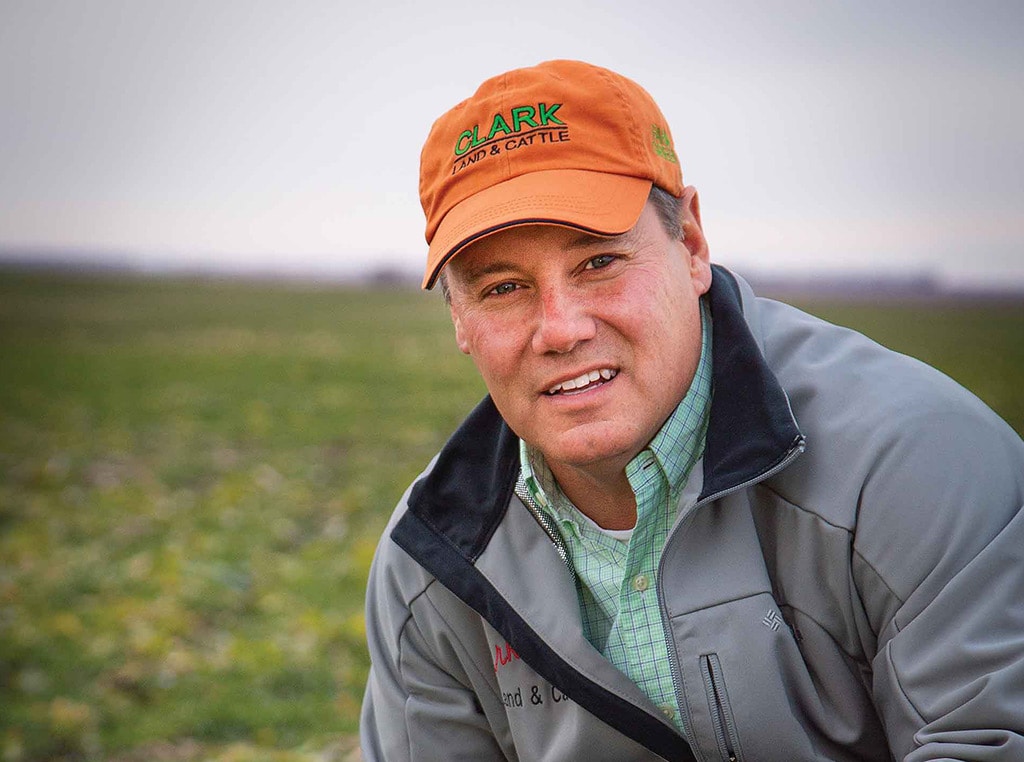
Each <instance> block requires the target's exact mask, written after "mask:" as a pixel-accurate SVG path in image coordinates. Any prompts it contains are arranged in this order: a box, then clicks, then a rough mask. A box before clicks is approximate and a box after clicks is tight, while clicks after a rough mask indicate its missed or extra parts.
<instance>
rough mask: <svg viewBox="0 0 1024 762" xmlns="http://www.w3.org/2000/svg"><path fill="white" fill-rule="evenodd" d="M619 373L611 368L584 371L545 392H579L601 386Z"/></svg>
mask: <svg viewBox="0 0 1024 762" xmlns="http://www.w3.org/2000/svg"><path fill="white" fill-rule="evenodd" d="M617 375H619V372H618V371H617V370H611V369H610V368H601V369H600V370H592V371H590V372H588V373H582V374H580V375H579V376H577V377H576V378H570V379H569V380H568V381H563V382H562V383H560V384H555V385H554V386H552V387H551V388H550V389H548V390H547V392H545V394H547V395H548V396H554V395H556V394H579V393H581V392H585V391H587V390H588V389H592V388H593V387H595V386H600V385H601V384H603V383H606V382H608V381H611V380H612V379H613V378H615V377H616V376H617Z"/></svg>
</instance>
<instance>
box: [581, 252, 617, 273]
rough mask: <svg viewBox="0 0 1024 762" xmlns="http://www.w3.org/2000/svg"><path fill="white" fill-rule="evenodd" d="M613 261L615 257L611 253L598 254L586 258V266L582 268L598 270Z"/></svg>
mask: <svg viewBox="0 0 1024 762" xmlns="http://www.w3.org/2000/svg"><path fill="white" fill-rule="evenodd" d="M614 261H615V257H614V256H612V255H611V254H598V255H597V256H596V257H593V258H591V259H589V260H587V266H586V267H585V268H584V269H585V270H600V269H601V268H602V267H607V266H608V265H610V264H611V263H612V262H614Z"/></svg>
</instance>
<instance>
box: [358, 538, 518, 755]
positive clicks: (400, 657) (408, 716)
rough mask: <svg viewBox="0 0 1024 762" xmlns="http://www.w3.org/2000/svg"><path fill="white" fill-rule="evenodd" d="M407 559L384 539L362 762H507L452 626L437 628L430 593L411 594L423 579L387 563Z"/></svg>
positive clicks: (370, 626)
mask: <svg viewBox="0 0 1024 762" xmlns="http://www.w3.org/2000/svg"><path fill="white" fill-rule="evenodd" d="M401 553H402V551H401V550H399V549H397V548H396V547H394V546H393V545H390V540H389V538H388V537H387V536H386V535H385V537H384V539H383V540H382V541H381V547H380V548H378V553H377V557H376V558H375V560H374V563H373V566H372V567H371V570H370V579H369V584H368V588H367V598H366V634H367V643H368V646H369V650H370V660H371V667H370V674H369V678H368V681H367V685H366V692H365V695H364V698H363V707H362V716H361V720H360V741H361V745H362V752H363V759H364V760H365V762H383V761H384V760H387V762H399V761H401V760H417V762H420V761H421V760H422V761H423V762H429V761H430V760H438V762H440V761H441V760H445V761H448V760H500V759H505V755H504V754H503V753H502V751H501V749H500V748H499V745H498V743H497V741H496V739H495V738H494V735H493V733H492V731H491V729H490V725H489V723H488V722H487V718H486V716H485V715H484V712H483V710H482V707H481V702H480V700H479V699H478V697H477V694H476V692H475V690H474V689H473V686H472V682H471V680H470V678H469V676H468V675H467V674H466V673H465V671H464V669H463V667H462V664H463V660H462V659H460V658H459V657H458V652H459V649H460V645H459V644H458V642H457V641H456V640H454V639H453V637H452V636H451V634H450V633H449V632H448V629H447V627H442V626H439V625H440V624H441V623H442V619H441V617H440V615H439V614H438V612H437V611H436V609H435V608H433V605H432V603H431V602H430V600H429V593H428V592H427V591H426V590H422V591H420V592H417V591H416V590H415V588H412V589H410V588H409V582H410V580H409V577H413V578H418V577H422V574H421V573H419V572H417V573H414V574H408V573H406V574H403V573H402V572H401V571H400V570H398V569H395V568H394V567H393V565H392V564H391V563H389V560H388V559H389V558H391V559H392V560H393V558H394V556H397V555H400V554H401ZM407 571H408V570H407ZM429 584H430V583H429V582H428V586H429ZM433 584H434V585H436V584H438V583H436V582H434V583H433ZM410 596H411V599H410ZM414 612H415V614H414ZM417 615H418V616H417Z"/></svg>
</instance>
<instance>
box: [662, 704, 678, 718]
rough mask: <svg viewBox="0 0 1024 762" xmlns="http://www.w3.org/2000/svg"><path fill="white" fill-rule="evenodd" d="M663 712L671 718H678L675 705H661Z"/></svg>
mask: <svg viewBox="0 0 1024 762" xmlns="http://www.w3.org/2000/svg"><path fill="white" fill-rule="evenodd" d="M661 713H662V714H663V715H665V716H666V717H668V718H669V719H670V720H674V719H675V718H676V710H675V707H673V706H670V705H669V704H662V705H661Z"/></svg>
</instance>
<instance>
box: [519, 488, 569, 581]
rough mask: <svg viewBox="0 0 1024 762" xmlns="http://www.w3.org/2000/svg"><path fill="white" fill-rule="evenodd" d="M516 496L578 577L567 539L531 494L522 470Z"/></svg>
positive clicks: (566, 565)
mask: <svg viewBox="0 0 1024 762" xmlns="http://www.w3.org/2000/svg"><path fill="white" fill-rule="evenodd" d="M515 492H516V497H518V498H519V499H520V500H522V501H523V505H525V506H526V509H527V510H528V511H529V512H530V513H531V514H533V518H534V519H536V520H537V523H538V524H540V528H541V529H543V530H544V534H546V535H547V536H548V539H550V540H551V543H552V544H553V545H554V546H555V550H556V551H557V552H558V556H559V558H561V559H562V563H563V564H565V568H566V569H568V570H569V573H570V574H572V578H573V579H574V580H575V579H576V569H574V568H573V565H572V559H571V558H570V557H569V550H568V548H566V546H565V540H563V539H562V535H561V534H560V533H559V532H558V530H557V529H556V528H555V527H554V525H552V523H551V519H549V518H548V515H547V514H546V513H544V511H542V510H541V509H540V507H539V506H538V505H537V502H536V501H535V500H534V499H533V495H531V494H530V488H529V487H527V486H526V480H525V479H524V478H523V474H522V472H520V473H519V476H518V477H517V478H516V489H515Z"/></svg>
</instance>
